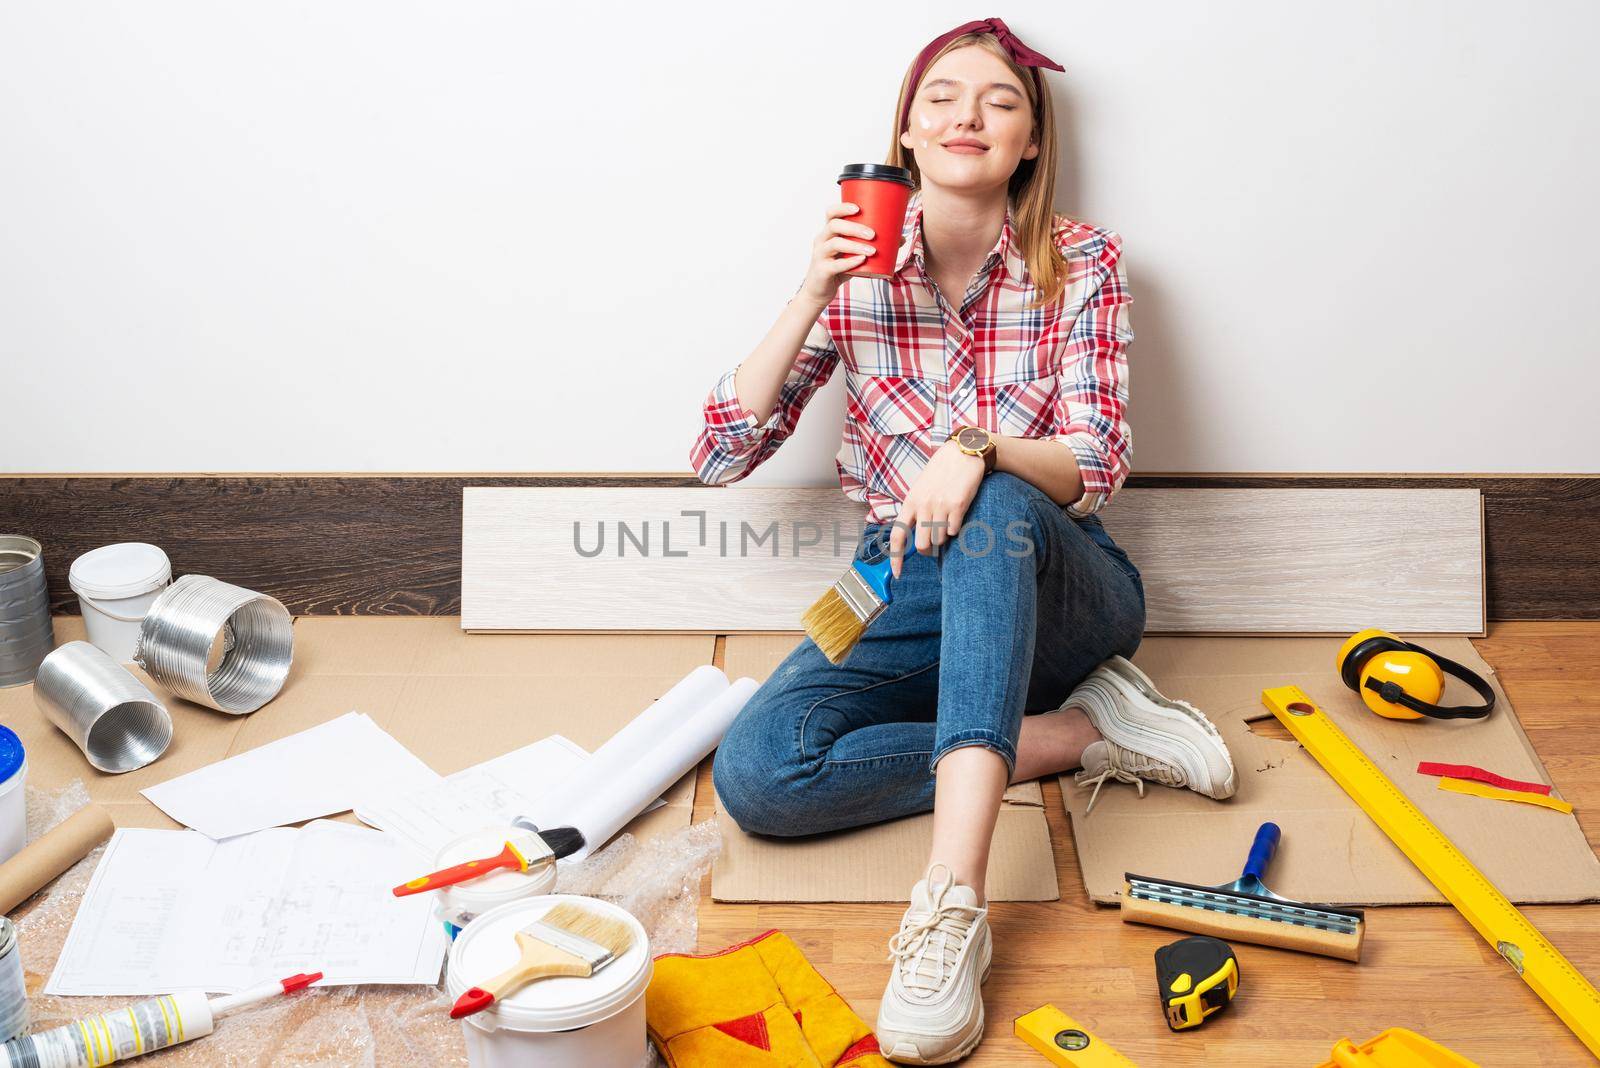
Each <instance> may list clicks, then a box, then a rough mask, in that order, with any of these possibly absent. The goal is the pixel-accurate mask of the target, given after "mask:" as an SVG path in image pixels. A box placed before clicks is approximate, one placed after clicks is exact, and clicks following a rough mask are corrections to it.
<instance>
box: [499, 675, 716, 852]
mask: <svg viewBox="0 0 1600 1068" xmlns="http://www.w3.org/2000/svg"><path fill="white" fill-rule="evenodd" d="M727 691H728V676H726V675H724V674H723V673H722V672H721V671H720V670H718V669H717V668H714V667H712V666H711V665H710V664H703V665H701V666H700V667H697V668H695V669H694V670H693V671H691V672H689V674H687V675H685V676H684V677H683V679H682V681H680V682H679V683H678V684H677V685H676V686H674V687H673V688H672V689H670V690H668V691H667V692H666V693H664V694H662V695H661V697H660V698H658V699H657V700H656V701H655V703H654V704H652V705H650V707H648V708H646V709H645V710H644V711H643V712H640V713H639V714H638V715H637V716H635V717H633V719H632V720H631V721H629V723H628V725H627V726H625V727H623V728H622V729H621V730H620V731H618V732H617V733H616V734H614V735H612V736H611V739H610V740H609V741H607V742H606V743H605V744H604V745H602V746H601V747H600V748H599V749H596V750H595V751H594V754H593V755H592V756H590V757H589V759H588V760H585V761H584V762H583V763H582V764H581V765H579V766H578V767H576V768H574V769H573V770H572V771H571V772H570V773H569V774H568V775H567V776H566V778H564V779H561V780H559V781H558V782H556V783H555V784H554V785H553V786H551V787H550V788H549V789H530V790H529V791H528V794H529V796H530V797H533V798H534V803H533V811H532V812H531V813H529V814H528V815H529V817H530V818H531V819H532V820H533V822H534V823H535V824H536V825H537V826H539V827H559V826H562V825H570V824H569V821H568V820H567V818H566V817H567V813H568V812H570V811H572V810H573V809H575V808H576V807H577V805H578V804H579V802H580V800H581V799H582V798H585V797H590V796H592V795H593V794H594V793H595V792H596V791H600V790H604V789H606V788H607V786H608V784H610V783H614V782H617V781H618V780H621V779H623V778H624V777H625V775H626V773H627V769H628V768H629V767H631V766H632V765H634V764H636V763H638V762H639V761H640V760H641V759H642V758H643V757H644V756H645V754H646V753H649V752H650V751H651V750H653V749H655V748H656V747H658V746H659V745H661V743H662V742H664V741H665V740H666V739H667V738H668V737H670V736H671V735H672V733H673V731H675V730H677V729H678V728H679V727H680V726H682V725H683V724H684V723H686V722H687V721H688V719H689V717H690V716H693V715H694V714H695V713H696V712H697V711H698V710H700V709H703V708H705V707H706V706H708V705H710V704H711V703H712V702H713V701H714V700H716V699H717V698H718V697H720V696H722V695H723V694H724V693H726V692H727ZM652 800H654V798H647V799H646V801H645V803H646V804H649V803H650V801H652Z"/></svg>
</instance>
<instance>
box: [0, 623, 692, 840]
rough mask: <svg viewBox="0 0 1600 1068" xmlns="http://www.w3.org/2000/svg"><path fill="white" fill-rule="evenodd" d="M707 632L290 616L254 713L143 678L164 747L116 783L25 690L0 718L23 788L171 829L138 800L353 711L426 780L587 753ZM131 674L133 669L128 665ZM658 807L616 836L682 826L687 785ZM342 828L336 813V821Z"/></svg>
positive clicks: (71, 634) (63, 626) (67, 634)
mask: <svg viewBox="0 0 1600 1068" xmlns="http://www.w3.org/2000/svg"><path fill="white" fill-rule="evenodd" d="M55 628H56V641H57V643H58V644H59V643H61V642H67V641H71V640H73V639H76V638H81V637H83V621H82V620H81V619H80V618H78V617H76V616H61V617H57V618H56V620H55ZM713 648H714V639H713V638H712V637H711V636H709V635H693V634H682V635H677V634H662V635H567V634H537V635H535V634H466V633H463V632H462V630H461V622H460V620H459V619H457V618H455V617H438V618H383V617H371V616H367V617H349V616H346V617H334V616H306V617H301V618H300V619H297V620H296V621H295V649H294V658H295V659H294V667H293V669H292V670H291V672H290V674H289V681H288V683H287V684H286V685H285V687H284V689H283V692H282V693H281V694H279V695H278V697H277V698H275V699H274V700H273V701H271V702H270V703H269V704H267V705H266V706H264V707H263V708H261V709H260V710H259V711H256V712H254V713H251V714H250V715H247V716H230V715H227V714H225V713H222V712H215V711H213V710H211V709H208V708H202V707H201V706H199V705H194V704H190V703H189V702H187V701H182V700H179V699H178V698H176V697H172V696H171V695H170V694H168V693H167V692H166V691H164V690H162V689H161V688H160V687H159V686H155V685H153V684H150V683H149V680H148V679H146V683H147V684H149V685H151V688H152V689H153V690H154V691H155V692H156V694H157V696H159V697H161V698H162V700H163V701H164V702H165V704H166V706H167V709H168V711H169V712H171V714H172V724H173V740H172V745H171V747H170V748H169V749H168V750H167V752H166V753H165V754H164V755H163V756H162V757H161V758H160V759H159V760H157V761H156V762H155V763H154V764H151V765H150V766H149V767H146V768H141V769H139V770H138V771H132V772H128V773H127V774H124V775H107V774H104V773H102V772H98V771H96V770H94V769H93V768H92V767H90V766H89V763H88V761H87V760H85V759H84V757H83V754H82V753H81V752H79V750H78V748H77V747H76V746H75V745H73V744H72V742H71V741H69V740H68V739H67V737H66V735H64V734H62V733H61V732H60V731H58V730H56V729H55V728H54V727H52V726H51V725H50V723H49V722H48V721H47V720H46V719H45V718H44V716H43V714H42V713H40V711H39V710H38V708H37V707H36V706H35V704H34V700H33V687H32V686H14V687H10V688H8V689H0V722H3V723H5V724H6V726H8V727H11V728H12V729H14V730H15V731H16V732H17V733H18V734H19V735H20V736H21V737H22V743H23V745H24V746H25V747H26V749H27V753H28V784H29V785H30V786H37V787H40V788H43V789H57V788H60V787H61V786H64V785H66V784H67V783H69V782H71V781H72V780H73V779H81V780H83V782H84V784H85V785H86V786H87V787H88V789H89V796H90V797H91V798H93V799H94V800H95V801H98V802H100V803H101V804H103V805H105V806H106V807H107V809H108V811H109V812H110V813H111V816H112V818H113V819H114V820H116V822H117V825H118V826H119V827H156V828H168V829H171V828H176V827H178V824H177V823H175V822H173V821H172V820H171V819H169V818H168V817H167V816H166V815H165V814H164V813H163V812H162V811H161V810H160V809H158V808H156V807H155V806H154V805H152V804H151V803H150V802H149V801H147V800H146V799H145V798H144V797H142V796H140V794H139V791H140V790H141V789H143V788H144V787H147V786H153V785H155V784H156V783H160V782H165V781H166V780H168V779H171V778H173V777H174V776H177V775H181V774H183V773H185V772H188V771H193V770H195V769H197V768H201V767H204V766H205V765H207V764H210V763H212V762H214V761H217V760H221V759H223V758H224V757H228V756H234V755H237V754H239V753H243V752H245V751H247V750H249V749H252V748H254V747H256V746H258V745H262V744H264V743H266V742H271V741H275V740H277V739H279V738H283V737H286V736H288V735H291V734H294V733H296V732H297V731H302V730H305V729H306V728H308V727H312V726H315V725H317V724H319V723H324V722H326V721H328V720H331V719H335V718H337V717H339V716H342V715H344V714H345V713H347V712H350V711H352V710H357V711H360V712H365V713H366V714H367V715H369V716H371V717H372V719H373V720H374V721H375V722H376V723H377V724H378V725H379V726H380V727H382V728H383V729H384V730H385V731H387V732H389V734H391V735H393V736H394V738H395V739H396V740H397V741H399V742H400V743H401V744H402V745H404V746H405V747H406V748H407V749H409V750H410V751H411V752H413V753H415V754H416V755H417V756H418V757H420V758H421V759H422V760H423V761H424V762H425V763H427V764H428V765H429V766H430V767H431V768H433V770H434V771H437V772H438V773H439V774H441V775H449V774H452V773H453V772H456V771H460V770H461V769H463V768H466V767H470V766H472V765H474V764H477V763H480V762H482V761H484V760H488V759H490V758H492V757H495V756H499V755H500V754H502V753H506V752H509V751H510V750H512V749H516V748H518V747H520V746H524V745H527V744H529V743H531V742H534V741H537V740H538V739H540V738H542V737H544V736H546V735H549V734H563V735H565V736H566V737H568V738H570V739H572V740H573V741H574V742H576V743H578V744H579V745H581V746H583V747H584V748H585V749H588V750H590V751H593V750H594V749H596V748H598V747H599V746H600V744H601V743H602V742H604V741H605V740H606V739H607V738H609V737H610V736H611V735H612V734H613V733H614V732H616V731H617V730H618V729H619V728H621V726H622V725H623V724H624V723H626V722H628V720H629V719H630V718H632V717H633V716H634V715H636V714H638V713H639V712H640V711H641V710H642V709H644V708H645V707H646V706H648V705H649V704H650V702H651V701H653V700H655V699H656V698H657V697H659V696H660V695H661V694H663V693H665V692H666V691H667V690H669V689H671V688H672V686H673V685H674V684H676V683H677V682H678V681H679V680H680V679H682V678H683V676H684V675H686V674H688V673H689V672H690V671H691V670H693V669H694V668H696V667H698V666H700V665H701V664H709V663H710V662H711V657H712V651H713ZM132 670H133V672H134V673H135V674H136V675H139V674H141V673H140V672H139V669H138V668H133V669H132ZM666 801H667V804H666V805H664V806H662V807H661V808H658V809H656V810H654V811H652V812H646V813H644V814H643V815H641V816H639V817H638V818H637V819H635V820H634V821H633V822H632V823H630V824H629V825H628V826H627V827H626V828H624V830H625V831H626V832H627V833H631V834H634V835H635V836H638V837H648V836H650V835H652V834H656V833H660V832H662V831H667V830H674V829H677V828H679V827H685V826H687V825H688V824H689V820H690V814H691V810H692V808H693V804H694V776H693V775H692V774H690V775H686V776H684V778H682V779H681V780H679V781H678V782H677V783H676V784H675V785H674V786H673V787H672V789H671V790H669V791H668V792H667V794H666ZM338 818H339V819H340V820H341V821H344V822H355V820H354V817H353V816H351V815H349V814H348V813H346V814H345V815H343V816H340V817H338Z"/></svg>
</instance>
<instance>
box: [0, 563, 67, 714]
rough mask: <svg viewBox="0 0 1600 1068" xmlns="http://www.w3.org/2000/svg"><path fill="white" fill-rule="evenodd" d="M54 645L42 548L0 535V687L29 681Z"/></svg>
mask: <svg viewBox="0 0 1600 1068" xmlns="http://www.w3.org/2000/svg"><path fill="white" fill-rule="evenodd" d="M55 644H56V634H55V627H54V625H53V624H52V623H51V620H50V592H49V590H48V589H47V588H46V587H45V581H44V549H43V547H42V546H40V544H39V543H38V542H36V541H34V540H33V539H32V538H25V537H23V536H22V535H20V534H0V686H21V685H22V684H23V683H27V682H32V681H33V676H34V674H35V673H36V672H37V671H38V670H39V662H40V661H42V660H43V659H44V658H45V656H46V655H48V654H49V652H50V650H51V648H52V647H54V645H55Z"/></svg>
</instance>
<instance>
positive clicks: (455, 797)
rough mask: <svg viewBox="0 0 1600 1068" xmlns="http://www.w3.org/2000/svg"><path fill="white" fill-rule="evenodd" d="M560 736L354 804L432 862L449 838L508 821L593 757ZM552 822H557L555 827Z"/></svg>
mask: <svg viewBox="0 0 1600 1068" xmlns="http://www.w3.org/2000/svg"><path fill="white" fill-rule="evenodd" d="M589 759H590V757H589V754H588V753H586V752H585V751H584V749H583V747H582V746H580V745H578V744H577V743H576V742H573V741H571V740H569V739H567V738H564V737H562V736H561V735H559V734H552V735H550V736H549V737H548V738H541V739H539V740H538V741H537V742H534V743H533V744H532V745H525V746H523V747H522V748H521V749H515V750H512V751H511V752H509V753H506V754H505V755H504V756H498V757H495V758H494V759H493V760H487V761H485V762H483V763H482V764H476V765H474V766H472V767H470V768H467V769H465V770H463V771H458V772H456V773H455V774H454V775H451V776H448V777H446V778H445V779H444V780H442V781H441V782H439V783H437V784H436V785H434V786H429V787H425V788H424V789H421V790H387V789H386V790H384V791H382V792H381V793H379V794H378V795H376V796H374V797H370V798H364V799H362V800H361V801H359V802H358V803H357V804H356V806H355V813H356V817H357V818H358V819H360V820H361V821H362V822H363V823H366V824H368V825H370V826H373V827H377V828H379V829H381V830H384V831H388V832H389V833H391V834H396V835H399V836H400V837H401V838H403V839H405V841H406V842H407V844H409V845H410V846H412V847H413V848H414V849H416V850H418V851H419V852H421V853H422V854H423V855H424V856H426V857H427V858H428V859H429V861H430V862H431V861H432V860H433V859H434V858H435V857H436V856H437V855H438V853H439V851H440V850H441V849H443V848H444V847H445V846H446V845H447V844H449V842H450V841H452V840H453V839H455V838H459V837H460V836H461V835H463V834H466V833H468V832H469V831H476V830H479V829H481V828H484V827H490V826H494V825H496V824H499V825H501V826H508V825H510V823H511V821H512V820H514V819H516V818H517V817H518V816H523V815H526V814H527V813H529V812H531V811H532V810H533V805H534V799H535V798H537V797H538V796H540V795H541V794H543V793H544V792H545V791H546V790H548V789H549V788H550V786H551V785H552V784H554V783H556V782H559V781H560V780H562V779H564V778H565V777H566V776H567V775H568V774H569V773H570V772H571V771H572V770H573V769H575V768H577V767H580V766H582V764H583V763H584V762H585V761H587V760H589ZM552 826H553V825H552Z"/></svg>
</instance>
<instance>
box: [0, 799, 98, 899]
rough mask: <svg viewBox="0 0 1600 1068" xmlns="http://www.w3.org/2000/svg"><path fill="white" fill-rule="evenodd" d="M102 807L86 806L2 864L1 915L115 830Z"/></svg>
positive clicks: (76, 861)
mask: <svg viewBox="0 0 1600 1068" xmlns="http://www.w3.org/2000/svg"><path fill="white" fill-rule="evenodd" d="M115 829H116V828H115V826H114V825H113V824H112V822H111V816H110V815H109V814H108V813H107V812H106V810H105V809H103V808H101V807H100V806H99V805H93V804H91V805H85V806H84V807H82V808H80V809H79V810H78V811H76V812H74V813H73V814H72V815H71V816H68V817H67V818H66V819H65V820H63V821H61V823H59V824H58V825H56V827H54V828H53V829H52V830H50V831H47V832H46V833H44V834H42V835H40V836H39V838H38V839H37V840H35V841H34V842H32V843H31V844H29V845H27V846H25V847H24V848H23V850H22V852H20V853H18V854H17V855H16V856H14V857H12V858H11V859H10V860H8V861H6V862H5V863H4V864H0V912H10V911H11V910H12V909H14V908H16V907H17V906H18V905H20V904H22V903H23V902H24V901H26V900H28V898H30V897H32V896H33V895H34V894H35V893H36V892H37V891H38V890H39V889H40V888H41V887H43V886H44V885H45V884H46V883H48V882H49V881H50V880H51V879H54V878H55V877H56V876H58V875H60V874H61V873H62V872H64V871H66V870H67V869H68V868H70V867H72V866H73V865H74V864H76V863H78V861H80V860H82V859H83V858H84V857H86V856H88V855H89V851H90V850H91V849H93V848H94V847H95V846H97V845H99V844H100V843H101V842H104V841H105V840H106V839H107V838H110V837H111V832H112V831H113V830H115Z"/></svg>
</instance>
